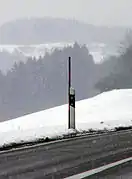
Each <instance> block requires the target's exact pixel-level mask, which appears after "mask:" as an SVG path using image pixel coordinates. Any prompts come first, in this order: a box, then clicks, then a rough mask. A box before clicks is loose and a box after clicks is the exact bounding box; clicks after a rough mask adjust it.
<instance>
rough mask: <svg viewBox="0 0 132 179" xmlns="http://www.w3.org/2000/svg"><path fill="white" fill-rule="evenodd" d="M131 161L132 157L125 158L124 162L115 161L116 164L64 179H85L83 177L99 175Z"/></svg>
mask: <svg viewBox="0 0 132 179" xmlns="http://www.w3.org/2000/svg"><path fill="white" fill-rule="evenodd" d="M131 160H132V157H130V158H126V159H124V160H120V161H117V162H114V163H111V164H108V165H104V166H102V167H99V168H95V169H92V170H89V171H87V172H84V173H80V174H77V175H73V176H70V177H67V178H65V179H81V178H85V177H88V176H92V175H94V174H97V173H100V172H102V171H104V170H107V169H110V168H112V167H116V166H118V165H121V164H123V163H126V162H130V161H131Z"/></svg>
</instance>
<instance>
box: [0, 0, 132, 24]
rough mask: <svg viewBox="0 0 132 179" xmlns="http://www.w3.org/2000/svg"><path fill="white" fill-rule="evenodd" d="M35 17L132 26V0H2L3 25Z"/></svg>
mask: <svg viewBox="0 0 132 179" xmlns="http://www.w3.org/2000/svg"><path fill="white" fill-rule="evenodd" d="M32 16H34V17H36V16H37V17H38V16H39V17H44V16H52V17H65V18H74V19H78V20H83V21H85V22H87V23H90V24H96V25H102V24H103V25H125V26H132V0H0V24H2V23H4V22H6V21H10V20H13V19H18V18H23V17H32Z"/></svg>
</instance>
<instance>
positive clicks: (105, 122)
mask: <svg viewBox="0 0 132 179" xmlns="http://www.w3.org/2000/svg"><path fill="white" fill-rule="evenodd" d="M67 110H68V106H67V105H63V106H59V107H55V108H52V109H48V110H45V111H40V112H38V113H34V114H30V115H27V116H23V117H20V118H17V119H13V120H10V121H6V122H2V123H0V145H3V144H7V143H12V142H20V141H31V140H35V139H38V138H41V137H44V138H45V137H51V138H52V137H56V136H59V135H62V134H65V133H68V132H70V131H68V130H67V118H68V115H67ZM119 126H132V90H130V89H129V90H114V91H111V92H105V93H102V94H100V95H98V96H95V97H93V98H91V99H86V100H82V101H78V102H77V103H76V128H77V130H79V131H83V130H89V129H91V128H92V129H104V128H107V129H114V128H115V127H119Z"/></svg>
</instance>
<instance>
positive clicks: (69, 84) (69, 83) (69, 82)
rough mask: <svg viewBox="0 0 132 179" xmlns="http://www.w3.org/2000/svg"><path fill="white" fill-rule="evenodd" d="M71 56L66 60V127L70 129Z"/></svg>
mask: <svg viewBox="0 0 132 179" xmlns="http://www.w3.org/2000/svg"><path fill="white" fill-rule="evenodd" d="M70 88H71V57H69V60H68V128H69V129H70Z"/></svg>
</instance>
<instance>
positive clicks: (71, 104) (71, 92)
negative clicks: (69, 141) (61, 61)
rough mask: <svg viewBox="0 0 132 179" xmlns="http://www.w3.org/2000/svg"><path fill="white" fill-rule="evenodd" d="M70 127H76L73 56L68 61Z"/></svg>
mask: <svg viewBox="0 0 132 179" xmlns="http://www.w3.org/2000/svg"><path fill="white" fill-rule="evenodd" d="M68 99H69V102H68V103H69V104H68V128H69V129H75V89H74V88H72V87H71V57H69V61H68Z"/></svg>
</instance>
